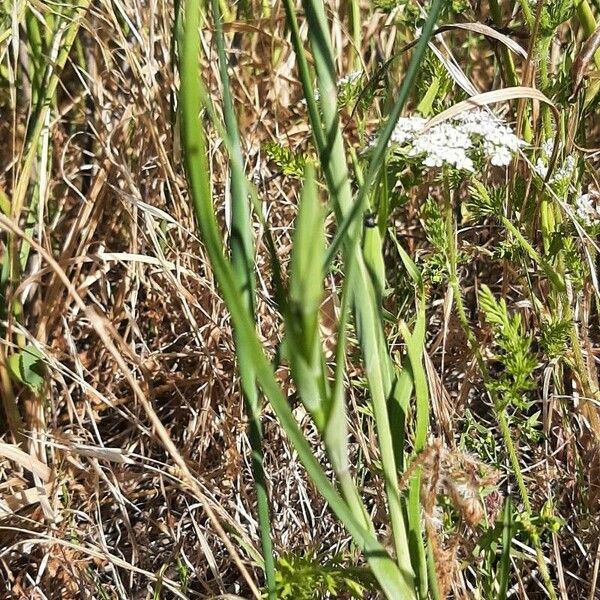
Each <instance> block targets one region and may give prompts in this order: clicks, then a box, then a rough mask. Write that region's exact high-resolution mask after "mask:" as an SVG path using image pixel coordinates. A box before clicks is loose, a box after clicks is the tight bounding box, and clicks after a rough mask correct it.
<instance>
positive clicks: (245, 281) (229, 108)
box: [211, 0, 275, 600]
mask: <svg viewBox="0 0 600 600" xmlns="http://www.w3.org/2000/svg"><path fill="white" fill-rule="evenodd" d="M211 8H212V13H213V19H214V22H215V34H216V35H215V37H216V43H217V53H218V57H219V74H220V78H221V85H222V86H223V113H224V118H225V129H226V133H227V137H228V141H229V143H228V149H229V153H230V155H233V156H235V160H230V169H231V237H230V247H231V264H232V267H233V272H234V274H235V278H236V280H237V283H238V289H239V293H240V296H241V298H242V302H243V303H244V304H245V305H246V310H247V312H248V315H250V316H251V315H254V314H255V305H256V300H255V287H256V283H255V280H254V239H253V237H254V235H253V230H252V223H251V219H250V205H249V201H248V198H249V190H248V187H247V185H246V174H245V173H244V170H243V156H242V149H241V143H240V137H239V131H238V126H237V120H236V116H235V111H234V107H233V98H232V94H231V88H230V85H229V76H228V74H227V57H226V54H225V36H224V34H223V24H222V19H221V13H220V8H219V3H218V0H211ZM238 368H239V371H240V380H241V385H242V394H243V396H244V400H245V402H246V407H247V411H248V414H249V436H248V437H249V440H250V445H251V448H252V470H253V475H254V486H255V489H256V497H257V513H258V522H259V529H260V537H261V546H262V551H263V559H264V568H265V579H266V584H267V593H268V597H269V600H274V598H275V559H274V556H273V542H272V540H271V519H270V515H269V498H268V491H267V482H266V476H265V472H264V457H263V451H262V443H263V436H262V424H261V410H260V399H259V394H258V389H257V387H256V381H255V377H254V370H253V367H252V363H251V361H250V360H248V356H247V355H246V354H243V353H242V354H239V355H238Z"/></svg>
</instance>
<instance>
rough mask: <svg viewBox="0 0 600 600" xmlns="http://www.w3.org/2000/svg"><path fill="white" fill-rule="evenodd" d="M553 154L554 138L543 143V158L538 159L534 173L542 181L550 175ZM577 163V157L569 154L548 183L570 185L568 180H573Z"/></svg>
mask: <svg viewBox="0 0 600 600" xmlns="http://www.w3.org/2000/svg"><path fill="white" fill-rule="evenodd" d="M553 152H554V138H548V139H547V140H545V141H544V142H543V143H542V153H541V154H542V156H541V157H540V158H538V159H537V161H536V163H535V167H534V171H535V172H536V173H537V174H538V175H539V176H540V177H541V178H542V179H546V175H547V174H548V163H549V161H550V157H551V156H552V153H553ZM576 163H577V161H576V160H575V157H574V156H572V155H571V154H569V155H568V156H567V157H566V158H565V159H564V161H563V162H562V163H561V165H560V166H559V167H558V168H557V169H556V170H555V171H554V172H553V173H552V177H551V178H550V181H549V182H548V183H550V184H554V183H559V184H560V183H568V180H569V179H571V177H572V175H573V173H574V172H575V166H576Z"/></svg>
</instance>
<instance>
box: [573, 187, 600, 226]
mask: <svg viewBox="0 0 600 600" xmlns="http://www.w3.org/2000/svg"><path fill="white" fill-rule="evenodd" d="M597 200H598V198H597V196H596V195H595V194H582V195H581V196H579V197H578V198H577V200H575V213H576V214H577V216H578V217H579V218H580V219H581V221H583V223H584V224H585V225H588V226H592V225H597V224H598V223H600V213H599V212H598V203H597Z"/></svg>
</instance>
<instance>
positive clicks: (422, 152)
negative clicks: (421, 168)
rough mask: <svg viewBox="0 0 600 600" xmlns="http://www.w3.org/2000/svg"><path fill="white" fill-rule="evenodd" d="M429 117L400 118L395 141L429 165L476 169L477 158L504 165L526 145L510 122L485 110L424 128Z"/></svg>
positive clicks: (393, 139) (467, 169)
mask: <svg viewBox="0 0 600 600" xmlns="http://www.w3.org/2000/svg"><path fill="white" fill-rule="evenodd" d="M426 123H427V121H426V119H423V118H422V117H402V118H401V119H399V121H398V124H397V125H396V128H395V129H394V132H393V133H392V137H391V140H390V141H391V143H392V144H394V145H396V146H398V147H402V146H408V155H409V156H414V157H419V158H422V160H423V164H424V165H425V166H426V167H441V166H443V165H445V164H447V165H451V166H453V167H455V168H457V169H460V170H465V171H474V170H475V164H474V160H475V159H476V158H477V157H481V158H484V159H486V160H489V161H490V162H491V163H492V164H493V165H496V166H499V167H504V166H506V165H508V164H510V161H511V160H512V156H513V154H514V153H515V152H517V151H518V150H519V148H520V147H521V146H523V145H524V144H525V142H523V141H522V140H520V139H519V138H518V137H517V136H516V135H515V134H514V133H513V132H512V130H511V129H510V127H509V126H508V125H506V124H505V123H504V122H502V121H501V120H499V119H498V118H496V117H495V116H494V115H492V114H491V113H490V112H488V111H485V110H472V111H469V112H467V113H462V114H460V115H457V116H456V117H454V118H452V119H449V120H448V121H445V122H444V123H440V124H439V125H435V126H434V127H431V128H430V129H428V130H426V131H423V129H424V127H425V124H426Z"/></svg>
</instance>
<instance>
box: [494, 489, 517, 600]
mask: <svg viewBox="0 0 600 600" xmlns="http://www.w3.org/2000/svg"><path fill="white" fill-rule="evenodd" d="M502 524H503V527H502V557H501V558H500V567H499V572H498V576H499V578H498V588H499V589H498V600H505V599H506V593H507V591H508V582H509V581H510V553H511V548H512V537H513V530H514V526H513V514H512V502H511V501H510V498H506V500H505V501H504V511H503V513H502Z"/></svg>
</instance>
